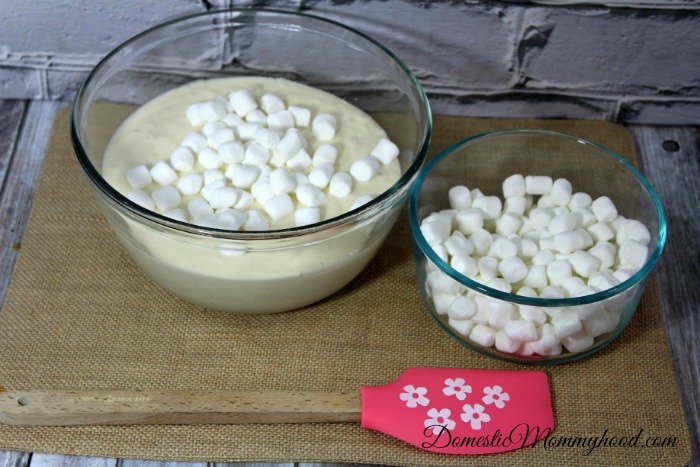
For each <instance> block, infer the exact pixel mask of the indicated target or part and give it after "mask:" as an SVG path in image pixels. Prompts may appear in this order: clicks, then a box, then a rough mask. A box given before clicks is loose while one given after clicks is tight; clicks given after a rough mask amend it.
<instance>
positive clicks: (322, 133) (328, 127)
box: [311, 113, 336, 141]
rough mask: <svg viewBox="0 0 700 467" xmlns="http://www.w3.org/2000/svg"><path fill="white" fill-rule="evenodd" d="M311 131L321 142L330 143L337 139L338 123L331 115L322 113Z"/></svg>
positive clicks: (314, 121) (312, 125) (312, 123)
mask: <svg viewBox="0 0 700 467" xmlns="http://www.w3.org/2000/svg"><path fill="white" fill-rule="evenodd" d="M311 131H313V133H314V135H316V138H318V139H319V140H320V141H329V140H332V139H333V138H335V131H336V121H335V117H334V116H333V115H331V114H327V113H321V114H318V115H316V117H314V119H313V121H312V122H311Z"/></svg>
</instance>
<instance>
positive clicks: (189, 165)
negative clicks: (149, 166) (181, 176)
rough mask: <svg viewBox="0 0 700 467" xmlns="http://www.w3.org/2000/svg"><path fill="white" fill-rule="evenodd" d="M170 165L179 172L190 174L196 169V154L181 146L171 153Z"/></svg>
mask: <svg viewBox="0 0 700 467" xmlns="http://www.w3.org/2000/svg"><path fill="white" fill-rule="evenodd" d="M170 165H172V166H173V169H175V170H177V171H179V172H189V171H190V170H192V169H193V168H194V154H192V150H191V149H190V148H187V147H184V146H180V147H179V148H176V149H175V150H174V151H173V152H171V153H170Z"/></svg>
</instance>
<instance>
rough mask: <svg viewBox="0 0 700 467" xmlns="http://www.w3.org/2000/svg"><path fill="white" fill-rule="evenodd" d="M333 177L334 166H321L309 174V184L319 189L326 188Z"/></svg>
mask: <svg viewBox="0 0 700 467" xmlns="http://www.w3.org/2000/svg"><path fill="white" fill-rule="evenodd" d="M332 176H333V166H332V165H331V164H321V165H319V166H317V167H314V168H313V169H312V170H311V172H309V183H311V184H312V185H315V186H317V187H319V188H325V187H326V186H328V183H329V182H330V180H331V177H332Z"/></svg>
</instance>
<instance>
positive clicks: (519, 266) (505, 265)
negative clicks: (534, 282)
mask: <svg viewBox="0 0 700 467" xmlns="http://www.w3.org/2000/svg"><path fill="white" fill-rule="evenodd" d="M498 272H500V273H501V276H502V277H503V279H505V280H506V281H508V282H510V283H511V284H512V283H514V282H520V281H521V280H523V279H525V277H527V275H528V273H529V271H528V268H527V266H526V265H525V262H524V261H523V260H522V259H520V258H518V257H517V256H509V257H507V258H504V259H503V260H502V261H501V262H500V263H499V264H498Z"/></svg>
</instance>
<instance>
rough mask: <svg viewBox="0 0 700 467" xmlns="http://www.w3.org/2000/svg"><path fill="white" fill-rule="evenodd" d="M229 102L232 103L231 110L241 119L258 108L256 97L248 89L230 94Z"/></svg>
mask: <svg viewBox="0 0 700 467" xmlns="http://www.w3.org/2000/svg"><path fill="white" fill-rule="evenodd" d="M228 100H229V102H230V103H231V108H232V109H233V111H234V112H236V115H238V116H239V117H245V116H246V115H248V114H249V113H250V112H252V111H253V110H255V109H257V108H258V103H257V101H256V100H255V95H254V94H253V93H252V92H250V91H248V90H247V89H239V90H238V91H233V92H231V93H229V95H228ZM222 118H223V117H222Z"/></svg>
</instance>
